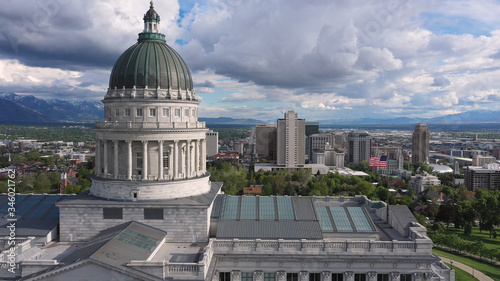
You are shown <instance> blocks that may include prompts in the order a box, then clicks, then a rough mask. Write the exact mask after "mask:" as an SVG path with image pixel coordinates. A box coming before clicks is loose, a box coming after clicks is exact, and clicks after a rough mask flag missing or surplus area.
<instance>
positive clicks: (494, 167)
mask: <svg viewBox="0 0 500 281" xmlns="http://www.w3.org/2000/svg"><path fill="white" fill-rule="evenodd" d="M465 185H466V186H467V189H468V190H470V191H477V190H478V189H481V188H482V189H496V190H499V189H500V165H499V164H498V163H492V164H484V165H483V166H480V167H478V166H467V167H466V168H465Z"/></svg>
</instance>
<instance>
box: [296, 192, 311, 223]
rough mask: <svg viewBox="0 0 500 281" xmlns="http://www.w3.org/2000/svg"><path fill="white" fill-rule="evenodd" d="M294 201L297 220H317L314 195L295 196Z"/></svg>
mask: <svg viewBox="0 0 500 281" xmlns="http://www.w3.org/2000/svg"><path fill="white" fill-rule="evenodd" d="M292 201H293V206H294V208H295V217H296V219H297V220H299V221H300V220H316V213H315V212H314V206H313V201H312V197H293V198H292Z"/></svg>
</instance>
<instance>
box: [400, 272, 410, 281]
mask: <svg viewBox="0 0 500 281" xmlns="http://www.w3.org/2000/svg"><path fill="white" fill-rule="evenodd" d="M400 276H401V277H400V279H399V280H400V281H411V274H401V275H400Z"/></svg>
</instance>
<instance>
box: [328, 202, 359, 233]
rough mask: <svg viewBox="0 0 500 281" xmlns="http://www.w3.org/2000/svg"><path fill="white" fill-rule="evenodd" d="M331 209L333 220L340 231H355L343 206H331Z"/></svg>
mask: <svg viewBox="0 0 500 281" xmlns="http://www.w3.org/2000/svg"><path fill="white" fill-rule="evenodd" d="M330 211H331V212H332V217H333V222H334V223H335V226H337V230H338V231H345V232H349V231H354V229H353V228H352V225H351V222H350V221H349V218H348V217H347V213H346V212H345V209H344V208H343V207H330Z"/></svg>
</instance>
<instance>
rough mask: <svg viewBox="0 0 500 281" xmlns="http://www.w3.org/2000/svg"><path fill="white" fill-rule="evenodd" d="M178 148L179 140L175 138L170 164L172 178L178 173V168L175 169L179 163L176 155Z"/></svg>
mask: <svg viewBox="0 0 500 281" xmlns="http://www.w3.org/2000/svg"><path fill="white" fill-rule="evenodd" d="M178 148H179V141H177V140H175V141H174V160H173V161H174V165H172V169H173V172H174V175H173V176H172V179H176V178H177V175H178V173H179V170H178V169H177V165H178V164H179V160H177V157H178V156H177V154H178V153H179V152H178Z"/></svg>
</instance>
